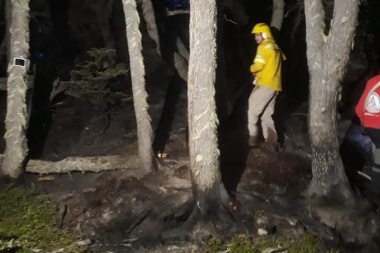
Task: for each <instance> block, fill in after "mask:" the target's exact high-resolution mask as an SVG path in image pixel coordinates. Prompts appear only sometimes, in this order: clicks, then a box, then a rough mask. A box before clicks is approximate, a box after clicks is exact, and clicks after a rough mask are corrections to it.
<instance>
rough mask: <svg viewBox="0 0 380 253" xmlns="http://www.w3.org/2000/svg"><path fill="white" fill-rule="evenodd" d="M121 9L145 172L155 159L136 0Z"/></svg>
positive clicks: (154, 167) (127, 0)
mask: <svg viewBox="0 0 380 253" xmlns="http://www.w3.org/2000/svg"><path fill="white" fill-rule="evenodd" d="M123 10H124V15H125V23H126V33H127V41H128V50H129V60H130V69H131V80H132V92H133V102H134V107H135V114H136V123H137V137H138V147H139V155H140V158H141V161H142V166H143V169H144V170H146V171H147V172H153V171H156V170H157V161H156V159H155V155H154V152H153V147H152V143H153V130H152V125H151V118H150V116H149V114H148V108H149V105H148V101H147V98H148V94H147V92H146V89H145V66H144V62H143V55H142V41H141V33H140V30H139V25H140V18H139V14H138V12H137V8H136V0H123Z"/></svg>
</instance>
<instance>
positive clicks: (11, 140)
mask: <svg viewBox="0 0 380 253" xmlns="http://www.w3.org/2000/svg"><path fill="white" fill-rule="evenodd" d="M11 8H12V23H11V27H10V37H9V38H10V57H9V65H8V81H7V91H8V93H7V115H6V118H5V128H6V133H5V135H4V138H5V142H6V148H5V158H4V160H3V166H2V173H3V174H4V175H7V176H10V177H12V178H17V177H19V176H20V174H21V173H22V168H23V163H24V160H25V157H26V155H27V152H28V148H27V142H26V124H27V122H26V121H27V120H26V114H27V106H26V91H27V83H26V78H27V70H28V65H29V64H28V58H29V0H19V1H12V6H11ZM15 59H19V60H18V61H17V62H16V64H14V60H15Z"/></svg>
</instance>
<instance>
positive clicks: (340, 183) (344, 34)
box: [305, 0, 359, 200]
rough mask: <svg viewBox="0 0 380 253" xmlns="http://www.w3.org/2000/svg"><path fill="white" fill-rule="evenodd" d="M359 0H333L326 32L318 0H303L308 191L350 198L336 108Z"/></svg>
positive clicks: (320, 2)
mask: <svg viewBox="0 0 380 253" xmlns="http://www.w3.org/2000/svg"><path fill="white" fill-rule="evenodd" d="M358 9H359V0H335V9H334V15H333V16H334V18H333V21H332V23H331V28H330V31H329V33H328V34H325V32H324V31H325V26H326V24H325V17H324V9H323V5H322V1H321V0H305V16H306V41H307V59H308V66H309V72H310V89H309V92H310V93H309V136H310V141H311V146H312V172H313V178H312V181H311V183H310V187H309V194H310V195H315V196H327V197H329V196H332V194H334V195H335V196H336V195H339V196H340V197H343V199H346V200H347V199H349V198H350V197H351V194H352V193H351V190H350V188H349V183H348V180H347V177H346V175H345V172H344V168H343V164H342V161H341V158H340V156H339V143H338V138H337V111H336V105H337V102H338V97H339V91H340V81H341V80H342V78H343V75H344V72H345V67H346V63H347V61H348V57H349V53H350V48H351V45H352V43H353V38H354V32H355V28H356V23H357V14H358Z"/></svg>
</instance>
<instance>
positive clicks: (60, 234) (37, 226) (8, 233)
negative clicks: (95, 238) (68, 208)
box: [0, 186, 84, 253]
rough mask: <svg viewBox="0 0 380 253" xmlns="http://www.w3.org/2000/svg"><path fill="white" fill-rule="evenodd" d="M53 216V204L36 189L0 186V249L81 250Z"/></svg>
mask: <svg viewBox="0 0 380 253" xmlns="http://www.w3.org/2000/svg"><path fill="white" fill-rule="evenodd" d="M56 218H57V208H56V206H55V204H54V203H52V202H51V201H50V200H49V199H48V197H47V196H46V195H44V194H42V193H39V192H38V191H37V190H34V189H25V188H21V187H14V186H7V187H3V188H0V252H1V253H5V252H17V253H27V252H44V253H48V252H65V253H74V252H75V253H80V252H84V251H83V249H82V248H81V247H79V246H77V245H76V244H75V237H74V236H73V235H71V234H70V233H69V232H68V231H66V230H64V229H59V228H57V227H56Z"/></svg>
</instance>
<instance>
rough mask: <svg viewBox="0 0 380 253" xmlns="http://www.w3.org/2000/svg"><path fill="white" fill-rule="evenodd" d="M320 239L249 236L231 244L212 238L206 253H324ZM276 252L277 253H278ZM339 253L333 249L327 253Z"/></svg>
mask: <svg viewBox="0 0 380 253" xmlns="http://www.w3.org/2000/svg"><path fill="white" fill-rule="evenodd" d="M319 246H320V245H319V242H318V239H317V238H316V237H314V236H312V235H305V236H304V237H302V238H301V239H300V240H298V241H291V240H289V239H285V238H265V237H259V238H251V237H249V236H247V235H236V236H234V237H233V238H232V239H231V240H230V241H229V242H227V243H223V242H222V241H221V240H220V239H218V238H211V239H210V240H209V242H208V245H207V247H206V249H205V251H204V252H205V253H216V252H228V253H262V252H273V251H275V249H276V250H277V251H279V250H283V251H281V252H288V253H322V251H321V250H320V247H319ZM277 251H275V252H277ZM332 252H334V253H339V251H338V250H334V249H331V250H330V251H329V252H326V253H332Z"/></svg>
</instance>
